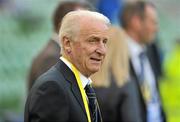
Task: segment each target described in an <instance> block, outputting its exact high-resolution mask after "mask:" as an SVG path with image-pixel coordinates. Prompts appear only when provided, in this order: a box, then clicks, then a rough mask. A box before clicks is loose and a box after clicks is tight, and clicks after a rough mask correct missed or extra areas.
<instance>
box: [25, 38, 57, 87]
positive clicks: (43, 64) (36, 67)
mask: <svg viewBox="0 0 180 122" xmlns="http://www.w3.org/2000/svg"><path fill="white" fill-rule="evenodd" d="M59 54H60V47H59V45H58V44H57V42H55V41H54V40H52V39H51V40H50V41H49V42H48V43H47V45H46V47H45V48H43V49H42V51H41V52H40V53H39V54H38V55H37V56H36V57H35V59H34V60H33V63H32V66H31V69H30V73H29V76H28V89H29V90H30V88H31V87H32V85H33V84H34V82H35V80H36V79H37V78H38V77H39V76H40V75H42V74H43V73H44V72H46V71H47V70H48V69H49V68H51V67H52V66H53V65H54V64H56V62H57V61H58V60H59V57H60V56H59Z"/></svg>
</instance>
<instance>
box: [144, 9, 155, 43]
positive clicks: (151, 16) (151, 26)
mask: <svg viewBox="0 0 180 122" xmlns="http://www.w3.org/2000/svg"><path fill="white" fill-rule="evenodd" d="M157 29H158V22H157V14H156V11H155V9H154V8H153V7H151V6H147V7H146V9H145V17H144V19H143V20H142V30H141V37H142V41H143V43H145V44H148V43H151V42H152V41H154V38H155V36H156V33H157Z"/></svg>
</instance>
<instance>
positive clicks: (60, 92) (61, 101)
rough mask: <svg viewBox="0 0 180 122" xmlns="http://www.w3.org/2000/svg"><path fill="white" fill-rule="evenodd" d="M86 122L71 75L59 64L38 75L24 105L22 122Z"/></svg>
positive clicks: (81, 102)
mask: <svg viewBox="0 0 180 122" xmlns="http://www.w3.org/2000/svg"><path fill="white" fill-rule="evenodd" d="M65 121H66V122H67V121H69V122H72V121H76V122H87V121H88V120H87V116H86V112H85V108H84V105H83V101H82V98H81V94H80V91H79V88H78V86H77V82H76V79H75V76H74V74H73V72H72V71H71V70H70V69H69V68H68V67H67V66H66V65H65V64H64V63H63V62H62V61H61V60H59V62H58V63H57V64H56V65H55V66H53V67H52V68H51V69H50V70H48V71H47V72H46V73H44V74H43V75H41V76H40V77H39V78H38V80H37V81H36V82H35V84H34V85H33V87H32V89H31V91H30V93H29V96H28V98H27V101H26V105H25V122H65Z"/></svg>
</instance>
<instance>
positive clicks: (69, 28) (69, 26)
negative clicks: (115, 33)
mask: <svg viewBox="0 0 180 122" xmlns="http://www.w3.org/2000/svg"><path fill="white" fill-rule="evenodd" d="M87 17H89V18H92V19H96V20H99V21H102V22H104V23H105V24H106V25H107V26H110V20H109V19H108V18H107V17H106V16H104V15H103V14H100V13H98V12H94V11H89V10H76V11H71V12H69V13H67V14H66V15H65V16H64V18H63V19H62V23H61V27H60V30H59V37H60V45H61V49H62V50H61V52H62V51H63V44H62V42H61V41H62V40H63V37H65V36H66V37H68V38H70V39H72V38H75V35H76V34H77V33H78V32H79V29H80V24H81V23H80V22H81V21H79V20H82V19H83V18H87Z"/></svg>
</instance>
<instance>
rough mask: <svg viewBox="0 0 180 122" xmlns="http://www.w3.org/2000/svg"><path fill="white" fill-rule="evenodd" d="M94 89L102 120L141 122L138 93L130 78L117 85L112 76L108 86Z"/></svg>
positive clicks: (110, 121)
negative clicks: (120, 85)
mask: <svg viewBox="0 0 180 122" xmlns="http://www.w3.org/2000/svg"><path fill="white" fill-rule="evenodd" d="M95 91H96V95H97V98H98V103H99V106H100V108H101V112H102V118H103V121H104V122H143V120H142V117H141V113H140V112H141V111H140V109H139V108H140V104H139V103H140V101H139V96H138V95H139V94H138V93H137V88H136V85H135V82H134V81H133V80H132V79H131V80H130V81H128V82H127V83H125V84H124V85H123V86H122V87H118V86H117V85H116V84H115V80H114V79H113V77H112V79H111V86H110V87H108V88H105V87H95Z"/></svg>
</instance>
